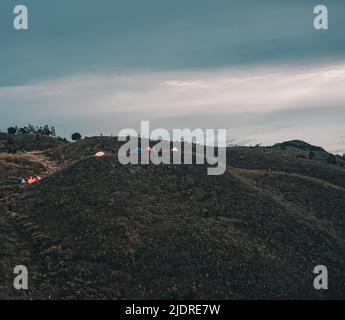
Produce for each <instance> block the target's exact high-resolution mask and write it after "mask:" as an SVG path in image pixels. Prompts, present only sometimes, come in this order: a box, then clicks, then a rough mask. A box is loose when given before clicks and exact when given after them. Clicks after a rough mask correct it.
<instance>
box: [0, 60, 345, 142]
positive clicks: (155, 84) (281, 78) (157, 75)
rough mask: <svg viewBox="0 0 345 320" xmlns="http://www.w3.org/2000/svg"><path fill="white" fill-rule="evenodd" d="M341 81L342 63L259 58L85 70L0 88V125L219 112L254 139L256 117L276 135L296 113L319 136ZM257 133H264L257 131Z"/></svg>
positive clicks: (194, 119)
mask: <svg viewBox="0 0 345 320" xmlns="http://www.w3.org/2000/svg"><path fill="white" fill-rule="evenodd" d="M344 87H345V62H338V63H328V64H323V65H310V66H303V67H302V66H299V65H282V66H273V65H266V66H257V67H251V68H248V67H247V68H246V67H242V68H239V67H238V68H227V69H212V70H204V71H160V72H139V71H138V72H127V73H125V72H123V73H119V72H118V73H103V74H89V75H80V76H73V77H66V78H60V79H55V80H49V81H44V82H37V83H34V84H31V85H28V86H18V87H1V88H0V101H2V103H3V104H4V105H5V106H6V105H7V106H8V107H5V109H4V111H2V113H3V114H2V117H1V120H0V121H1V122H0V124H1V125H2V126H6V125H8V121H10V120H12V119H16V121H18V118H21V119H19V121H38V120H42V121H43V120H45V119H52V121H59V122H60V123H64V121H65V122H68V121H71V122H72V119H74V120H75V121H78V123H80V124H81V125H82V124H83V123H84V125H86V127H87V126H88V125H90V123H91V122H92V120H94V121H96V122H98V123H99V124H100V125H99V130H101V129H102V127H101V124H104V125H105V126H107V128H110V126H111V128H112V129H111V130H112V131H117V132H118V131H119V130H120V129H122V128H125V127H130V126H131V125H133V124H134V123H137V124H139V122H140V120H151V121H154V123H155V124H157V125H158V126H159V125H160V124H162V125H168V126H172V125H173V126H174V127H176V128H180V127H181V124H184V125H188V127H191V128H192V127H196V126H198V124H200V123H202V124H203V125H204V126H206V127H208V128H219V127H220V126H219V124H222V127H224V126H223V125H224V119H226V120H227V123H228V124H229V126H227V128H230V127H232V124H233V125H234V128H237V127H242V128H241V129H240V131H239V132H240V134H241V135H242V137H245V138H246V139H247V138H249V139H253V137H252V136H255V137H256V138H255V140H256V141H257V140H258V139H260V130H258V124H259V125H260V127H261V130H262V128H270V126H277V125H280V126H282V130H281V131H280V132H281V138H283V137H287V136H289V135H288V134H286V132H288V130H290V132H291V133H294V134H296V132H293V131H292V130H291V129H289V128H291V127H293V126H294V124H296V123H297V122H299V119H298V117H299V114H300V115H301V119H303V117H310V119H313V123H308V121H306V122H305V123H304V124H303V126H302V125H301V124H300V123H299V126H302V127H304V128H310V130H309V129H308V130H309V131H308V130H307V129H306V130H302V131H300V133H301V135H302V132H304V133H305V134H304V135H305V136H312V135H313V134H312V132H314V136H315V137H319V136H320V135H319V134H318V133H317V130H318V129H317V128H320V126H321V125H322V118H324V117H325V114H326V115H327V114H328V113H329V114H331V115H332V111H331V110H329V108H330V107H332V108H337V107H340V109H339V108H338V109H337V112H338V113H339V112H340V115H339V114H338V115H337V117H338V118H340V119H341V118H342V116H343V115H344V112H343V111H341V110H342V109H341V107H343V106H344V104H345V91H344V89H343V88H344ZM315 108H317V109H318V110H320V109H321V110H322V112H321V113H320V112H319V111H318V112H319V113H320V114H322V116H321V115H319V116H313V112H314V111H315V110H316V109H315ZM308 110H310V111H308ZM328 110H329V111H328ZM332 110H335V109H332ZM292 114H294V115H295V117H294V120H292V118H291V115H292ZM337 117H336V116H334V117H331V121H337ZM31 119H32V120H31ZM183 119H185V120H183ZM186 119H188V121H186ZM205 119H208V122H207V121H204V120H205ZM232 119H236V121H233V120H232ZM316 122H317V124H316V125H315V123H316ZM328 125H329V124H328ZM91 127H94V125H91ZM323 127H324V128H326V127H325V126H323ZM255 128H256V129H255ZM327 128H328V127H327ZM295 129H296V128H295ZM86 130H87V128H86ZM286 130H287V131H286ZM327 130H329V132H328V131H327ZM327 130H326V131H325V132H323V135H325V136H327V134H328V135H329V136H331V131H332V130H331V129H330V128H328V129H327ZM264 131H265V130H264ZM274 131H275V132H279V130H276V129H275V130H274ZM246 132H247V134H246ZM255 132H257V133H255ZM95 133H96V132H95ZM261 137H262V140H265V141H266V140H267V141H268V140H269V139H267V134H266V133H264V132H263V131H261ZM274 137H277V138H279V135H278V136H277V135H276V134H274ZM320 141H321V140H320ZM258 142H263V141H258ZM316 142H317V141H316ZM321 142H323V140H322V141H321Z"/></svg>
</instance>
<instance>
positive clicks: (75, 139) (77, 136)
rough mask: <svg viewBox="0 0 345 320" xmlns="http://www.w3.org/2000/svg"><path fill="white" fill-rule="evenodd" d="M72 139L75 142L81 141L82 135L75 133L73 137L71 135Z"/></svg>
mask: <svg viewBox="0 0 345 320" xmlns="http://www.w3.org/2000/svg"><path fill="white" fill-rule="evenodd" d="M71 138H72V140H73V141H78V140H80V139H81V134H80V133H79V132H74V133H73V134H72V135H71Z"/></svg>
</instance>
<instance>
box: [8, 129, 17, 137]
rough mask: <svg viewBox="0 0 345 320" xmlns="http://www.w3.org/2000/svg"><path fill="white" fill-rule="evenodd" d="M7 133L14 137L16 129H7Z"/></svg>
mask: <svg viewBox="0 0 345 320" xmlns="http://www.w3.org/2000/svg"><path fill="white" fill-rule="evenodd" d="M7 133H8V134H10V135H12V136H14V135H15V134H17V128H16V127H9V128H8V129H7Z"/></svg>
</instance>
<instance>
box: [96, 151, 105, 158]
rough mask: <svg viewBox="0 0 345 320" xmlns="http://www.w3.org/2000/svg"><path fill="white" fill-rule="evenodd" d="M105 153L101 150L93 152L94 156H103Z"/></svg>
mask: <svg viewBox="0 0 345 320" xmlns="http://www.w3.org/2000/svg"><path fill="white" fill-rule="evenodd" d="M104 156H105V153H104V152H103V151H99V152H97V153H96V154H95V157H104Z"/></svg>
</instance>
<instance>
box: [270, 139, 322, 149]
mask: <svg viewBox="0 0 345 320" xmlns="http://www.w3.org/2000/svg"><path fill="white" fill-rule="evenodd" d="M274 147H276V148H281V149H284V148H289V147H290V148H296V149H301V150H305V151H321V152H322V151H325V150H324V149H323V148H321V147H318V146H313V145H311V144H309V143H307V142H305V141H302V140H290V141H286V142H283V143H277V144H275V145H274Z"/></svg>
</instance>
